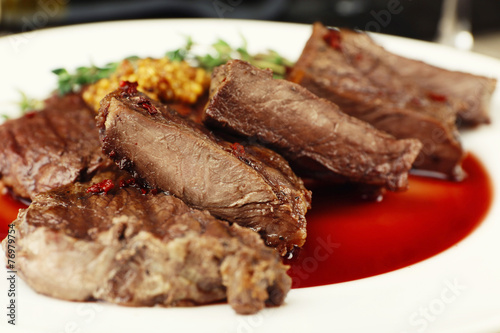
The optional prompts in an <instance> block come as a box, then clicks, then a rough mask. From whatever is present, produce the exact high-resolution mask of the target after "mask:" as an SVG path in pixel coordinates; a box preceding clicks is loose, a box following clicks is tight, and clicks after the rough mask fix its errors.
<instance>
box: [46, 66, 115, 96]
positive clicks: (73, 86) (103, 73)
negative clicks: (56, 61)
mask: <svg viewBox="0 0 500 333" xmlns="http://www.w3.org/2000/svg"><path fill="white" fill-rule="evenodd" d="M118 65H119V62H113V63H109V64H107V65H106V66H103V67H98V66H95V65H92V66H90V67H83V66H82V67H78V68H77V69H76V70H75V72H74V73H70V72H68V70H67V69H66V68H57V69H54V70H53V71H52V73H54V74H56V75H57V90H58V92H59V94H60V95H65V94H67V93H70V92H77V91H79V90H80V89H81V87H82V86H84V85H87V84H92V83H95V82H97V81H99V80H100V79H104V78H107V77H109V76H110V75H111V74H113V73H114V72H115V71H116V69H117V68H118Z"/></svg>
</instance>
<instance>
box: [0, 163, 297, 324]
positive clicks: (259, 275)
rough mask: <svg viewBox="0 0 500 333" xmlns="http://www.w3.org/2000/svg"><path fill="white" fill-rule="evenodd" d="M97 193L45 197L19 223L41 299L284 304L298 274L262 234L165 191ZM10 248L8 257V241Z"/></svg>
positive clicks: (251, 308)
mask: <svg viewBox="0 0 500 333" xmlns="http://www.w3.org/2000/svg"><path fill="white" fill-rule="evenodd" d="M121 177H122V178H121V179H122V180H125V179H126V178H123V176H121ZM126 177H130V176H128V175H127V176H126ZM104 180H106V181H111V182H113V183H114V184H115V185H117V184H118V183H119V182H120V179H119V178H118V176H117V174H116V172H112V171H108V172H103V173H101V174H98V175H97V176H96V177H95V178H94V179H93V183H94V184H95V183H100V182H102V181H104ZM89 188H90V183H75V184H71V185H67V186H65V187H61V188H59V189H56V190H53V191H49V192H46V193H42V194H39V195H36V196H35V197H34V198H33V202H32V203H31V205H30V206H29V207H28V208H27V209H25V210H21V211H20V213H19V216H18V218H17V220H16V221H15V222H14V223H15V225H16V268H17V269H18V273H19V275H20V276H21V277H22V278H23V279H24V280H25V281H26V282H27V283H28V284H29V285H30V286H31V287H32V288H33V289H34V290H35V291H37V292H39V293H41V294H45V295H48V296H52V297H56V298H61V299H65V300H71V301H87V300H103V301H107V302H112V303H118V304H122V305H129V306H153V305H161V306H190V305H198V304H207V303H212V302H216V301H221V300H224V299H226V298H227V300H228V302H229V304H230V305H231V306H232V307H233V309H234V310H235V311H236V312H238V313H242V314H248V313H255V312H257V311H259V310H260V309H262V308H263V307H264V306H265V305H280V304H282V303H283V301H284V298H285V296H286V294H287V293H288V291H289V289H290V287H291V279H290V277H289V276H288V275H287V273H286V270H287V268H288V267H287V266H285V265H283V264H282V262H281V258H280V257H279V255H278V254H277V253H276V252H275V251H274V250H273V249H271V248H268V247H266V246H265V244H264V242H263V241H262V240H261V239H260V237H259V235H258V234H257V233H255V232H253V231H252V230H249V229H246V228H242V227H240V226H238V225H236V224H233V225H232V226H229V224H228V223H227V222H224V221H220V220H217V219H216V218H214V217H212V216H211V215H210V214H209V213H208V212H207V211H200V210H196V209H192V208H189V207H188V206H187V205H186V204H185V203H184V202H182V201H181V200H179V199H177V198H175V197H174V196H172V195H167V194H166V193H163V192H161V193H158V194H152V193H151V192H149V193H147V194H145V195H144V194H142V193H141V191H140V190H139V189H137V188H133V187H127V188H119V187H118V186H115V187H114V188H113V189H111V190H109V189H108V192H107V193H106V194H104V193H102V194H92V193H88V192H87V190H88V189H89ZM3 246H4V249H5V250H6V251H5V252H6V253H7V252H8V251H7V247H8V242H7V241H4V243H3Z"/></svg>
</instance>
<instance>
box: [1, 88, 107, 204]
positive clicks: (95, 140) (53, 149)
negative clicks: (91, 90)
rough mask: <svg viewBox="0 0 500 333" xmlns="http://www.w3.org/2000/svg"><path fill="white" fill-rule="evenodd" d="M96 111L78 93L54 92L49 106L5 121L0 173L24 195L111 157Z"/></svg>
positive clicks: (85, 173)
mask: <svg viewBox="0 0 500 333" xmlns="http://www.w3.org/2000/svg"><path fill="white" fill-rule="evenodd" d="M94 116H95V114H94V113H93V112H92V111H91V110H90V109H88V108H87V106H86V105H85V103H84V102H83V100H82V98H81V97H80V96H79V95H75V94H70V95H66V96H64V97H59V96H56V95H55V96H53V97H51V98H49V99H48V100H47V101H46V103H45V109H43V110H41V111H39V112H29V113H27V114H26V115H25V116H23V117H21V118H18V119H13V120H7V121H6V122H5V123H4V124H2V125H1V126H0V141H1V142H2V144H3V145H2V149H1V150H0V178H1V180H2V182H3V183H4V184H5V185H7V186H8V187H11V188H12V190H13V191H14V193H15V194H17V195H18V196H20V197H23V198H31V197H32V196H33V195H35V194H37V193H40V192H44V191H47V190H50V189H54V188H57V187H59V186H62V185H66V184H70V183H72V182H74V181H76V180H85V179H87V180H88V177H89V176H90V175H91V174H92V173H93V172H95V170H96V169H98V168H99V167H101V166H103V165H106V164H108V163H109V159H108V158H107V157H106V156H105V155H104V154H102V152H101V143H100V141H99V132H98V130H97V128H96V125H95V119H94Z"/></svg>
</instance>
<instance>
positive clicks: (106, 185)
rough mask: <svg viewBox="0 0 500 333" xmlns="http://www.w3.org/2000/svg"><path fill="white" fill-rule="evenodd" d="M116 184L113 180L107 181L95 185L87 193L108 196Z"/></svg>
mask: <svg viewBox="0 0 500 333" xmlns="http://www.w3.org/2000/svg"><path fill="white" fill-rule="evenodd" d="M113 187H115V184H113V181H112V180H111V179H105V180H103V181H102V182H100V183H97V184H94V185H92V186H90V187H89V188H88V189H87V193H96V194H97V193H104V194H107V193H108V192H109V191H110V190H111V189H112V188H113Z"/></svg>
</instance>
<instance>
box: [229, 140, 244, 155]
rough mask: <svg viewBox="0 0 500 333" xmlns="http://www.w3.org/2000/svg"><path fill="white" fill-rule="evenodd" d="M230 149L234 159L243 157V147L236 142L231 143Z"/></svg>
mask: <svg viewBox="0 0 500 333" xmlns="http://www.w3.org/2000/svg"><path fill="white" fill-rule="evenodd" d="M231 149H232V150H233V154H234V155H235V156H236V157H243V156H245V147H243V146H242V145H241V144H239V143H238V142H235V143H233V144H232V145H231Z"/></svg>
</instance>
